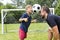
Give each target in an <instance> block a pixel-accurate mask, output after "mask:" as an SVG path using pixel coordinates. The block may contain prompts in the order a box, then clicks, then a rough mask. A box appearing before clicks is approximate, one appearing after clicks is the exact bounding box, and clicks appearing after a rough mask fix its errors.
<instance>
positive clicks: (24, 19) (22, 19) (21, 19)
mask: <svg viewBox="0 0 60 40" xmlns="http://www.w3.org/2000/svg"><path fill="white" fill-rule="evenodd" d="M19 21H20V22H22V21H25V22H28V18H20V19H19Z"/></svg>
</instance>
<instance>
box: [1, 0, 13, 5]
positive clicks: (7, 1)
mask: <svg viewBox="0 0 60 40" xmlns="http://www.w3.org/2000/svg"><path fill="white" fill-rule="evenodd" d="M0 2H2V3H3V4H4V5H6V4H7V3H12V1H11V0H0Z"/></svg>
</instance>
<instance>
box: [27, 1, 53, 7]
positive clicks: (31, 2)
mask: <svg viewBox="0 0 60 40" xmlns="http://www.w3.org/2000/svg"><path fill="white" fill-rule="evenodd" d="M53 1H54V0H26V4H31V5H33V4H40V5H41V6H42V5H44V4H46V5H47V6H49V7H51V6H52V3H53Z"/></svg>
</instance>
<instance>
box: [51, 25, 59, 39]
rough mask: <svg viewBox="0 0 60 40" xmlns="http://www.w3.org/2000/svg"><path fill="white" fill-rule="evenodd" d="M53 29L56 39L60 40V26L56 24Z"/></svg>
mask: <svg viewBox="0 0 60 40" xmlns="http://www.w3.org/2000/svg"><path fill="white" fill-rule="evenodd" d="M52 31H53V36H54V40H59V31H58V26H57V25H55V26H54V27H53V28H52Z"/></svg>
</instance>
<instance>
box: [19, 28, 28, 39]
mask: <svg viewBox="0 0 60 40" xmlns="http://www.w3.org/2000/svg"><path fill="white" fill-rule="evenodd" d="M26 37H27V33H25V32H24V31H23V30H22V29H19V38H20V39H24V38H26Z"/></svg>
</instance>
